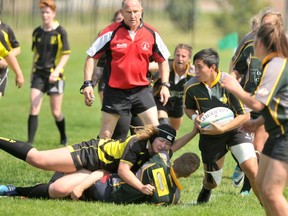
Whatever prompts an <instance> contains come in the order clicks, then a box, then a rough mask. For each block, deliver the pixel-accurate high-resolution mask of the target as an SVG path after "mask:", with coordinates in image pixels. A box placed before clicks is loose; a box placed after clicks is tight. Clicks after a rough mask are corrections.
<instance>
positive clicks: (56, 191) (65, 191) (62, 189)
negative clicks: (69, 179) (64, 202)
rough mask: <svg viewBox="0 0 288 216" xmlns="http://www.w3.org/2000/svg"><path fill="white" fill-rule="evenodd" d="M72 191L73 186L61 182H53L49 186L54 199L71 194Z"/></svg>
mask: <svg viewBox="0 0 288 216" xmlns="http://www.w3.org/2000/svg"><path fill="white" fill-rule="evenodd" d="M70 193H71V188H70V187H66V186H65V185H63V184H59V183H57V182H54V183H52V184H51V185H50V186H49V196H50V198H52V199H59V198H64V197H67V196H69V194H70Z"/></svg>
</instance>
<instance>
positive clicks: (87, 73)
mask: <svg viewBox="0 0 288 216" xmlns="http://www.w3.org/2000/svg"><path fill="white" fill-rule="evenodd" d="M94 64H95V65H97V60H94V59H93V58H92V57H90V56H87V58H86V62H85V66H84V81H87V80H92V75H93V70H94Z"/></svg>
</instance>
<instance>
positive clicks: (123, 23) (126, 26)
mask: <svg viewBox="0 0 288 216" xmlns="http://www.w3.org/2000/svg"><path fill="white" fill-rule="evenodd" d="M121 23H122V26H123V27H124V28H125V29H127V30H130V27H129V26H128V25H126V24H125V22H124V20H122V21H121ZM143 26H144V22H143V20H142V19H140V25H139V26H138V28H137V30H138V29H140V28H142V27H143Z"/></svg>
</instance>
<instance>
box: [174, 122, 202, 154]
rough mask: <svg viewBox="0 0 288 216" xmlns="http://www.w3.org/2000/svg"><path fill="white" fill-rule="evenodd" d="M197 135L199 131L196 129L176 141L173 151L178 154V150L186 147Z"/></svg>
mask: <svg viewBox="0 0 288 216" xmlns="http://www.w3.org/2000/svg"><path fill="white" fill-rule="evenodd" d="M197 134H198V130H197V129H196V128H195V127H194V128H193V130H192V131H191V132H189V133H188V134H185V135H184V136H182V137H180V138H179V139H177V140H175V141H174V143H173V145H172V146H171V149H172V151H173V152H176V151H177V150H179V149H180V148H182V147H183V146H185V145H186V144H187V143H188V142H189V141H190V140H192V139H193V138H194V137H195V136H196V135H197Z"/></svg>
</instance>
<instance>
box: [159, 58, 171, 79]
mask: <svg viewBox="0 0 288 216" xmlns="http://www.w3.org/2000/svg"><path fill="white" fill-rule="evenodd" d="M158 67H159V73H160V77H161V82H162V83H163V82H169V64H168V60H165V61H164V62H162V63H158Z"/></svg>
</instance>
